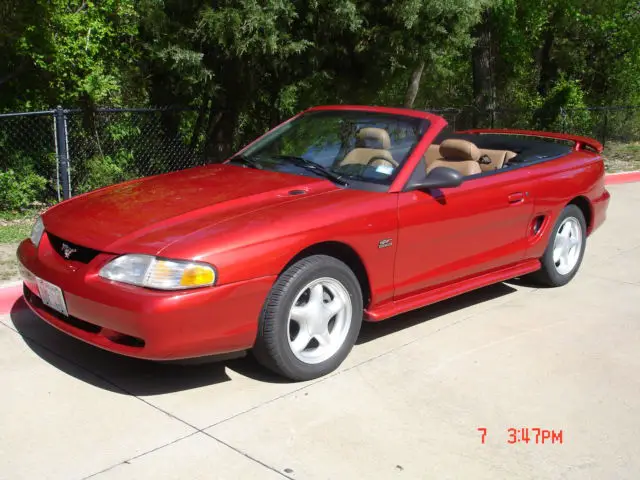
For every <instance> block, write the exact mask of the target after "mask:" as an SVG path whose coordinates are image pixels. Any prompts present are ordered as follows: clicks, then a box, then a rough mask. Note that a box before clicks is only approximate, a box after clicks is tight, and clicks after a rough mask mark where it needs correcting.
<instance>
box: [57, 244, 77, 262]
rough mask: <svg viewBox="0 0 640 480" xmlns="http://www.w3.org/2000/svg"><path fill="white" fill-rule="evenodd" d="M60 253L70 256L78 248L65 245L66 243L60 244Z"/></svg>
mask: <svg viewBox="0 0 640 480" xmlns="http://www.w3.org/2000/svg"><path fill="white" fill-rule="evenodd" d="M60 248H62V254H63V255H64V258H70V257H71V255H73V254H74V253H76V252H77V251H78V250H77V249H75V248H71V247H70V246H69V245H67V244H66V243H63V244H62V247H60Z"/></svg>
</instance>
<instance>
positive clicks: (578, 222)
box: [531, 204, 587, 287]
mask: <svg viewBox="0 0 640 480" xmlns="http://www.w3.org/2000/svg"><path fill="white" fill-rule="evenodd" d="M586 240H587V222H586V220H585V218H584V214H583V213H582V210H580V208H578V207H577V206H576V205H573V204H571V205H567V206H566V207H565V208H564V210H562V212H561V213H560V216H559V217H558V220H557V221H556V223H555V225H554V227H553V231H552V232H551V235H550V237H549V243H548V245H547V248H546V250H545V252H544V255H543V256H542V258H540V264H541V265H542V268H541V269H540V270H538V271H537V272H535V273H534V274H533V275H531V277H532V279H534V280H536V281H537V282H538V283H541V284H543V285H548V286H550V287H560V286H562V285H565V284H567V283H569V282H570V281H571V279H572V278H573V277H574V276H575V275H576V273H578V269H579V268H580V264H581V263H582V257H583V255H584V249H585V246H586Z"/></svg>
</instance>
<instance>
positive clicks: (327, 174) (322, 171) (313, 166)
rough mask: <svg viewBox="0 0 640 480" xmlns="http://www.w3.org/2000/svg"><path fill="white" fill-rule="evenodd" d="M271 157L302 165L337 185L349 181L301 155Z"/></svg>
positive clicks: (344, 184)
mask: <svg viewBox="0 0 640 480" xmlns="http://www.w3.org/2000/svg"><path fill="white" fill-rule="evenodd" d="M272 157H273V158H277V159H278V160H284V161H285V162H289V163H293V164H294V165H296V166H298V167H302V168H304V169H306V170H309V171H310V172H313V173H316V174H318V175H320V176H321V177H324V178H326V179H329V180H331V181H332V182H334V183H337V184H339V185H343V186H345V187H346V186H348V185H349V183H348V182H347V181H346V180H345V179H344V178H343V177H342V176H341V175H338V174H336V173H333V172H332V171H331V170H329V169H328V168H325V167H323V166H322V165H320V164H317V163H316V162H312V161H311V160H307V159H306V158H303V157H296V156H294V155H272Z"/></svg>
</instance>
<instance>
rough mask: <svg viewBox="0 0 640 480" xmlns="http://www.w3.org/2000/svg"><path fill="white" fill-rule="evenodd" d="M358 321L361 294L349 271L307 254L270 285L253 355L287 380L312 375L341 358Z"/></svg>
mask: <svg viewBox="0 0 640 480" xmlns="http://www.w3.org/2000/svg"><path fill="white" fill-rule="evenodd" d="M361 324H362V292H361V289H360V284H359V283H358V280H357V278H356V276H355V275H354V274H353V272H352V271H351V269H349V267H348V266H347V265H345V264H344V263H342V262H341V261H339V260H337V259H335V258H333V257H329V256H325V255H314V256H311V257H307V258H305V259H302V260H300V261H299V262H297V263H295V264H294V265H292V266H291V267H289V268H288V269H287V270H286V271H285V272H284V273H283V274H282V275H280V277H279V278H278V280H277V281H276V283H275V284H274V286H273V288H272V289H271V292H270V294H269V297H268V298H267V300H266V302H265V305H264V307H263V310H262V314H261V317H260V326H259V330H258V337H257V339H256V344H255V346H254V350H253V351H254V355H255V357H256V358H257V359H258V361H260V363H262V364H263V365H264V366H266V367H267V368H269V369H271V370H273V371H274V372H276V373H278V374H280V375H283V376H285V377H287V378H290V379H292V380H310V379H312V378H317V377H320V376H323V375H326V374H327V373H329V372H332V371H333V370H335V369H336V368H338V366H339V365H340V364H341V363H342V362H343V361H344V359H345V358H346V357H347V355H348V354H349V352H350V351H351V348H352V347H353V344H354V343H355V340H356V338H357V336H358V333H359V331H360V325H361Z"/></svg>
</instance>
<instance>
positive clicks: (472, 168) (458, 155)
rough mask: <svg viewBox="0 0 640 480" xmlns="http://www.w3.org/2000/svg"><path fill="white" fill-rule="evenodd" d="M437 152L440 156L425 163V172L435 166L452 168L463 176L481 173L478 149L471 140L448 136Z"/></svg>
mask: <svg viewBox="0 0 640 480" xmlns="http://www.w3.org/2000/svg"><path fill="white" fill-rule="evenodd" d="M439 152H440V158H439V159H437V160H433V161H432V162H431V164H427V173H429V172H430V171H431V170H433V169H434V168H437V167H449V168H453V169H454V170H457V171H458V172H460V173H461V174H462V175H464V176H465V177H466V176H469V175H476V174H478V173H482V169H481V168H480V164H479V163H478V161H479V160H480V157H481V154H480V150H479V149H478V147H476V146H475V145H474V144H473V143H471V142H467V141H466V140H457V139H452V138H450V139H448V140H445V141H443V142H442V143H441V144H440V150H439Z"/></svg>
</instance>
